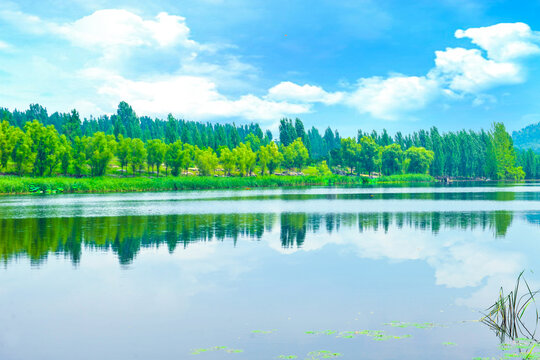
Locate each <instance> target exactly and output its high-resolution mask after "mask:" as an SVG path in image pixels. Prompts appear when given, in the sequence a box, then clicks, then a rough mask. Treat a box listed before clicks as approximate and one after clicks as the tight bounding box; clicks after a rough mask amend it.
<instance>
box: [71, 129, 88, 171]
mask: <svg viewBox="0 0 540 360" xmlns="http://www.w3.org/2000/svg"><path fill="white" fill-rule="evenodd" d="M87 142H88V138H86V137H83V138H81V137H79V136H76V137H75V139H74V140H73V146H72V148H71V157H72V159H73V173H74V174H75V175H77V176H81V175H83V174H84V173H85V170H86V143H87Z"/></svg>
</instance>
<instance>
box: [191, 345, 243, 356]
mask: <svg viewBox="0 0 540 360" xmlns="http://www.w3.org/2000/svg"><path fill="white" fill-rule="evenodd" d="M209 351H223V352H226V353H229V354H237V353H241V352H244V350H240V349H231V348H228V347H227V346H212V347H209V348H200V349H194V350H192V351H191V355H199V354H202V353H205V352H209Z"/></svg>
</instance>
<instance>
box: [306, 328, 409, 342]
mask: <svg viewBox="0 0 540 360" xmlns="http://www.w3.org/2000/svg"><path fill="white" fill-rule="evenodd" d="M305 333H306V334H308V335H334V334H335V335H336V337H338V338H343V339H352V338H355V337H357V336H359V335H364V336H368V337H370V338H372V339H373V340H376V341H386V340H399V339H406V338H410V337H411V335H408V334H407V335H387V334H385V332H384V331H381V330H353V331H340V332H338V331H336V330H323V331H306V332H305Z"/></svg>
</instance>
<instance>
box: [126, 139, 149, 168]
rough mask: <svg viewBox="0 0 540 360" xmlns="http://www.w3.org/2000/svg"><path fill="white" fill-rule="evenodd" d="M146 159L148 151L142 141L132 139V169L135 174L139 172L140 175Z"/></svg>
mask: <svg viewBox="0 0 540 360" xmlns="http://www.w3.org/2000/svg"><path fill="white" fill-rule="evenodd" d="M144 159H146V149H145V148H144V143H143V142H142V140H141V139H132V140H131V154H130V161H131V169H132V170H133V173H134V174H135V171H136V170H138V171H139V174H140V173H141V170H142V168H143V166H144Z"/></svg>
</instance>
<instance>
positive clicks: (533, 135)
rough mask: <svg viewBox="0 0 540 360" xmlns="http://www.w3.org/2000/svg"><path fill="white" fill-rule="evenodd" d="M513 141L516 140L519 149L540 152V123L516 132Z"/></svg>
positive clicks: (515, 143) (515, 144) (513, 134)
mask: <svg viewBox="0 0 540 360" xmlns="http://www.w3.org/2000/svg"><path fill="white" fill-rule="evenodd" d="M512 140H514V146H515V147H517V148H518V149H533V150H534V151H540V122H539V123H538V124H531V125H529V126H526V127H524V128H523V129H521V130H519V131H514V132H513V133H512Z"/></svg>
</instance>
